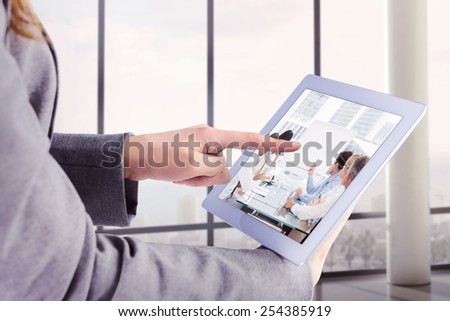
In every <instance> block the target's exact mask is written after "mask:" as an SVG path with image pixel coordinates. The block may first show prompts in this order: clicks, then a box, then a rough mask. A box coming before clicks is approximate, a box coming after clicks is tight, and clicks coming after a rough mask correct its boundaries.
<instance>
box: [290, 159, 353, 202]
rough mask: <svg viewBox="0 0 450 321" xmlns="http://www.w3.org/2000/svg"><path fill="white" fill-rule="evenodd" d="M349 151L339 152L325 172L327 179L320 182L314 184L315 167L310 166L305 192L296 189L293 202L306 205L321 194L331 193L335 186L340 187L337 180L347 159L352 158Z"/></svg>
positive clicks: (339, 182)
mask: <svg viewBox="0 0 450 321" xmlns="http://www.w3.org/2000/svg"><path fill="white" fill-rule="evenodd" d="M352 154H353V153H352V152H351V151H343V152H340V153H339V155H338V157H337V158H336V161H335V162H334V163H333V165H331V167H330V168H328V170H327V174H328V175H329V176H328V177H327V178H324V179H322V180H321V181H320V182H318V183H315V182H314V172H315V169H316V166H311V167H310V168H309V169H308V181H307V184H306V192H305V191H303V189H302V188H298V189H297V190H296V192H295V194H294V200H295V201H296V202H297V203H298V204H302V205H307V204H309V202H311V201H312V200H313V199H315V198H317V197H318V196H319V195H321V194H325V193H327V192H328V191H331V190H332V189H334V188H335V187H336V186H339V185H341V180H340V179H339V172H340V171H341V170H342V168H343V167H344V165H345V162H346V161H347V159H348V158H349V157H350V156H352Z"/></svg>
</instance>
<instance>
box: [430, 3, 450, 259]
mask: <svg viewBox="0 0 450 321" xmlns="http://www.w3.org/2000/svg"><path fill="white" fill-rule="evenodd" d="M427 4H428V26H429V28H428V45H429V49H428V53H429V54H428V66H429V70H428V72H429V86H428V93H429V109H428V117H429V118H428V120H429V131H430V145H429V146H430V147H429V153H430V175H431V177H430V178H431V180H430V187H431V189H430V193H431V195H430V202H431V206H432V207H450V183H449V182H450V171H449V169H448V163H449V161H448V160H449V159H450V143H449V140H448V137H449V136H450V126H449V124H448V122H449V119H450V111H449V110H450V109H449V104H450V102H449V98H448V92H449V84H450V41H446V40H444V39H446V31H447V30H449V28H450V21H449V19H448V16H447V15H446V12H448V11H449V10H450V3H449V2H448V1H445V0H436V1H428V2H427ZM424 152H427V151H424ZM449 263H450V261H449Z"/></svg>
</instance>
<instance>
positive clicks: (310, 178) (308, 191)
mask: <svg viewBox="0 0 450 321" xmlns="http://www.w3.org/2000/svg"><path fill="white" fill-rule="evenodd" d="M313 173H314V172H313ZM313 176H314V175H313V174H310V175H309V174H308V181H307V183H306V194H313V193H314V192H315V191H316V185H315V184H314V177H313Z"/></svg>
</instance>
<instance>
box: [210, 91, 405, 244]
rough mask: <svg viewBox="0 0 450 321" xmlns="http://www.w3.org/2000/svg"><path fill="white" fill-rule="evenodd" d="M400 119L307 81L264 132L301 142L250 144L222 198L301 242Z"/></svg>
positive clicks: (220, 196)
mask: <svg viewBox="0 0 450 321" xmlns="http://www.w3.org/2000/svg"><path fill="white" fill-rule="evenodd" d="M401 119H402V117H401V116H399V115H396V114H393V113H389V112H385V111H381V110H378V109H375V108H371V107H367V106H363V105H360V104H356V103H354V102H351V101H347V100H343V99H340V98H337V97H333V96H330V95H326V94H323V93H320V92H317V91H313V90H309V89H306V90H305V91H304V92H303V93H302V94H301V95H300V97H299V98H298V99H297V100H296V101H295V103H294V104H292V106H291V107H290V108H289V110H288V111H287V112H286V114H285V115H284V116H283V117H282V118H281V119H280V121H279V122H278V123H277V124H276V125H275V126H274V128H273V129H272V131H271V133H268V135H270V136H272V137H277V138H281V139H287V140H293V141H298V142H300V143H301V144H302V147H301V148H300V149H299V150H298V151H296V152H292V153H282V154H274V153H270V152H266V153H265V154H263V155H259V154H258V152H248V151H247V152H246V156H247V157H246V160H245V161H243V162H241V164H240V169H239V171H238V172H237V174H236V175H235V176H234V177H233V179H232V180H231V181H230V183H229V184H228V185H227V186H226V187H225V188H224V189H223V191H222V192H221V193H220V195H219V198H220V199H222V200H224V201H226V202H227V203H229V204H231V205H233V206H234V207H236V208H238V209H240V210H241V211H242V212H244V213H246V214H247V215H250V216H251V217H253V218H254V219H256V220H259V221H261V222H263V223H265V224H267V225H269V226H270V227H272V228H273V229H275V230H277V231H278V232H280V233H282V234H284V235H286V236H287V237H289V238H291V239H294V240H295V241H297V242H300V243H303V242H304V241H305V240H306V238H307V237H308V235H309V234H310V233H311V231H312V230H313V229H314V228H315V227H316V226H317V224H320V221H321V219H322V218H323V217H324V216H325V215H326V214H327V212H328V211H329V209H330V208H331V207H332V205H333V204H334V203H335V202H336V201H337V199H338V198H339V197H340V196H341V195H342V194H343V193H344V191H345V189H346V188H347V187H348V186H349V185H350V184H351V183H352V181H353V180H354V179H355V177H356V176H357V175H358V173H359V172H360V171H361V170H362V169H363V167H364V165H365V164H366V163H367V162H368V161H369V159H370V157H372V155H373V154H374V153H375V152H376V151H377V149H378V148H379V146H380V145H381V144H382V143H383V142H384V141H385V140H386V138H387V137H388V136H389V134H390V133H391V132H392V131H393V129H394V128H395V127H396V126H397V124H398V123H399V122H400V120H401Z"/></svg>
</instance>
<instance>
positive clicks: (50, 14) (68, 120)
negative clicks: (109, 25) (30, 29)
mask: <svg viewBox="0 0 450 321" xmlns="http://www.w3.org/2000/svg"><path fill="white" fill-rule="evenodd" d="M33 7H34V9H35V11H36V13H37V15H38V17H39V18H40V20H41V21H42V23H43V25H44V27H45V29H46V30H47V32H48V33H49V35H50V38H51V40H52V42H53V44H54V47H55V49H56V54H57V57H58V67H59V83H60V87H59V98H58V99H59V101H58V110H57V113H56V120H55V131H57V132H65V133H95V132H96V130H97V33H96V32H93V30H97V17H98V12H97V2H96V1H91V0H79V1H71V0H35V1H33Z"/></svg>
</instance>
